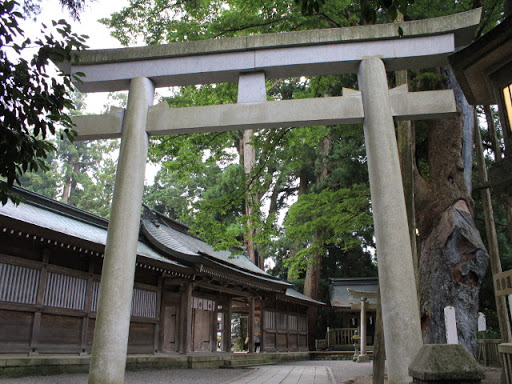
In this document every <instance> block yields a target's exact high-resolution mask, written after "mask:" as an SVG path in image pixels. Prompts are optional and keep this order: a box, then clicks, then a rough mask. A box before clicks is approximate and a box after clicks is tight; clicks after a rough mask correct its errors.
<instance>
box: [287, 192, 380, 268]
mask: <svg viewBox="0 0 512 384" xmlns="http://www.w3.org/2000/svg"><path fill="white" fill-rule="evenodd" d="M369 194H370V190H369V187H368V185H365V184H356V185H353V186H352V187H351V188H341V189H338V190H336V191H333V190H331V189H328V188H327V189H323V190H321V191H320V192H319V193H308V194H305V195H302V196H300V197H299V199H298V200H297V203H295V204H294V205H292V206H291V207H290V210H289V211H288V215H287V217H286V220H285V223H284V225H285V228H286V235H287V237H289V238H290V239H291V240H292V241H296V242H301V243H304V242H305V243H306V245H305V246H304V247H303V248H302V249H300V250H299V251H298V253H297V255H296V257H295V258H294V259H289V262H288V264H289V266H290V268H292V269H293V270H294V271H295V273H294V276H298V272H299V271H301V270H304V269H305V268H304V267H305V266H307V263H308V262H309V261H310V259H311V257H312V256H316V255H322V256H326V255H327V252H329V251H328V247H329V246H334V247H336V248H339V249H341V250H344V251H347V250H350V249H361V248H363V247H367V246H369V245H370V244H368V243H367V240H366V236H365V235H366V233H365V232H367V231H368V230H369V229H370V228H371V227H372V225H373V219H372V215H371V210H370V204H369Z"/></svg>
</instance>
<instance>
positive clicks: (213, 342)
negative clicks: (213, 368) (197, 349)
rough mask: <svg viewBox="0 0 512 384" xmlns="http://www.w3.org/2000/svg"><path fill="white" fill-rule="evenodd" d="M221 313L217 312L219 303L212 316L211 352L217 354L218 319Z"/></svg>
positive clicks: (215, 305) (214, 307) (215, 306)
mask: <svg viewBox="0 0 512 384" xmlns="http://www.w3.org/2000/svg"><path fill="white" fill-rule="evenodd" d="M218 316H219V312H218V311H217V302H216V301H215V304H214V306H213V312H212V314H211V315H210V319H211V320H210V321H211V322H210V352H217V323H218V320H217V317H218Z"/></svg>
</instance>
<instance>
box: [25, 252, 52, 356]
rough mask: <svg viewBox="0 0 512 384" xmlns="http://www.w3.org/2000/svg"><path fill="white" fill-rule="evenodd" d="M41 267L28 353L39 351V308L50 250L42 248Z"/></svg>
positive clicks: (46, 275) (44, 285)
mask: <svg viewBox="0 0 512 384" xmlns="http://www.w3.org/2000/svg"><path fill="white" fill-rule="evenodd" d="M42 259H43V268H41V273H40V275H39V287H38V289H37V298H36V312H35V313H34V323H33V324H32V337H31V340H30V353H31V354H38V353H39V350H38V349H39V331H40V329H41V308H42V306H43V300H44V294H45V290H46V281H47V279H48V261H49V259H50V250H49V249H47V248H45V249H43V254H42Z"/></svg>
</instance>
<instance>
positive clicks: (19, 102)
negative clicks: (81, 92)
mask: <svg viewBox="0 0 512 384" xmlns="http://www.w3.org/2000/svg"><path fill="white" fill-rule="evenodd" d="M18 6H19V5H18V3H17V2H16V1H6V2H2V3H1V4H0V121H1V126H0V177H2V178H4V179H5V180H6V183H2V184H1V185H0V200H1V201H2V204H5V203H6V202H7V200H8V199H9V198H11V199H13V200H16V197H15V196H13V195H12V194H11V192H9V188H10V187H11V186H12V185H13V184H14V183H17V184H19V183H20V176H21V175H22V174H23V173H25V172H27V171H34V172H36V171H37V170H39V169H43V170H47V169H48V167H47V165H46V164H45V159H46V158H47V156H48V153H49V152H52V151H53V150H54V149H55V147H54V146H53V145H52V144H51V142H49V141H47V140H46V139H47V138H48V137H51V136H55V135H57V131H58V130H59V129H62V134H61V135H62V136H66V137H67V138H69V139H72V138H73V130H72V127H73V124H72V122H71V118H70V116H69V115H68V114H67V113H66V111H67V110H69V109H72V108H73V103H72V100H71V97H70V94H71V93H72V91H73V86H72V83H71V80H72V77H71V76H70V75H67V74H64V73H59V75H58V78H55V77H52V76H50V73H51V69H50V61H71V60H72V59H73V57H72V50H81V49H84V48H85V47H86V46H85V39H86V36H79V35H77V34H74V33H72V32H71V27H70V25H69V24H68V23H67V22H66V21H65V20H59V21H54V22H52V28H51V29H50V28H47V27H46V26H45V25H43V29H42V31H41V34H42V35H41V37H40V38H37V39H35V40H34V41H32V40H31V39H29V38H24V34H23V30H22V29H21V28H20V26H19V22H20V20H21V19H22V14H21V13H20V12H18V11H17V7H18ZM29 48H30V49H34V50H35V51H36V53H35V54H34V55H33V57H32V59H31V60H30V61H28V60H27V59H25V58H24V55H22V53H24V52H25V51H26V50H27V49H29ZM74 76H77V75H74Z"/></svg>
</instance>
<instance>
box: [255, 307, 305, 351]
mask: <svg viewBox="0 0 512 384" xmlns="http://www.w3.org/2000/svg"><path fill="white" fill-rule="evenodd" d="M262 320H263V350H264V351H265V352H276V351H277V352H296V351H307V350H308V320H307V308H305V307H303V306H301V305H297V304H293V303H283V302H279V304H277V303H275V302H273V303H266V305H265V308H264V310H263V319H262Z"/></svg>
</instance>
